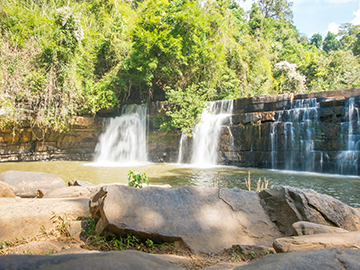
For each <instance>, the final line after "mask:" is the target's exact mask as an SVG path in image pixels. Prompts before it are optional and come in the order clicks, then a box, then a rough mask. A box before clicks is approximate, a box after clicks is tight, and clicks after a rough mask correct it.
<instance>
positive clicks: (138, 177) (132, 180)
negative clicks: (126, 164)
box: [127, 170, 149, 188]
mask: <svg viewBox="0 0 360 270" xmlns="http://www.w3.org/2000/svg"><path fill="white" fill-rule="evenodd" d="M127 179H128V180H129V183H128V185H129V187H135V188H143V184H146V185H149V181H148V179H147V176H146V173H139V172H135V171H133V170H129V171H128V173H127Z"/></svg>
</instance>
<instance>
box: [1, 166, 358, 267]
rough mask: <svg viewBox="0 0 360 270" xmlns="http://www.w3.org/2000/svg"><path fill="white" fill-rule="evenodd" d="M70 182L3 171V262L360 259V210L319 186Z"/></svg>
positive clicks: (303, 262)
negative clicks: (257, 189) (260, 187)
mask: <svg viewBox="0 0 360 270" xmlns="http://www.w3.org/2000/svg"><path fill="white" fill-rule="evenodd" d="M69 184H70V185H71V186H69V187H66V183H65V182H64V181H63V180H62V179H60V178H58V177H56V176H54V175H50V174H44V173H30V172H20V171H7V172H5V173H3V174H1V175H0V215H1V220H0V243H1V247H0V254H1V257H0V258H1V264H0V269H64V268H71V269H84V268H86V269H99V268H106V269H119V268H121V269H320V268H321V269H323V268H324V269H325V268H326V269H329V268H332V269H359V267H360V211H359V210H358V209H354V208H352V207H350V206H348V205H346V204H344V203H342V202H340V201H338V200H336V199H334V198H333V197H331V196H327V195H323V194H319V193H317V192H315V191H314V190H305V189H304V190H301V189H296V188H292V187H276V188H272V189H266V190H263V191H261V192H253V191H244V190H239V189H227V188H208V187H194V186H183V187H177V188H171V187H169V186H163V187H160V186H149V187H146V188H143V189H138V188H133V187H129V186H127V185H123V184H107V185H97V186H95V185H93V184H91V183H88V182H83V181H70V182H69ZM95 240H96V241H95ZM99 240H101V241H102V242H101V241H99ZM94 243H96V244H94ZM125 249H130V250H125ZM104 251H110V252H104ZM153 253H156V254H153ZM15 254H22V255H21V256H19V255H15ZM44 255H49V256H44Z"/></svg>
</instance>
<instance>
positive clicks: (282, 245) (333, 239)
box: [273, 231, 360, 253]
mask: <svg viewBox="0 0 360 270" xmlns="http://www.w3.org/2000/svg"><path fill="white" fill-rule="evenodd" d="M273 247H274V249H275V250H276V252H278V253H283V252H295V251H305V250H317V249H325V248H326V249H328V248H346V249H360V231H356V232H342V233H329V234H314V235H304V236H291V237H284V238H279V239H276V241H275V242H274V244H273Z"/></svg>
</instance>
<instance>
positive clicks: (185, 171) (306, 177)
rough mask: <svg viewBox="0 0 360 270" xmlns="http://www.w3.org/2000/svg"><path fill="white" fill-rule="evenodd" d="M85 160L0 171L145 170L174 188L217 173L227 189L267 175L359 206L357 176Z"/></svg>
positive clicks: (93, 174)
mask: <svg viewBox="0 0 360 270" xmlns="http://www.w3.org/2000/svg"><path fill="white" fill-rule="evenodd" d="M91 165H92V164H91V163H88V162H77V161H53V162H16V163H0V173H2V172H5V171H8V170H21V171H38V172H45V173H52V174H55V175H58V176H59V177H61V178H62V179H64V180H65V181H66V182H67V181H69V180H72V179H76V180H82V181H89V182H92V183H94V184H99V183H115V182H122V183H126V182H127V179H126V173H127V172H128V170H130V169H132V170H136V171H140V172H145V173H146V174H147V175H148V178H149V181H150V183H151V184H153V185H159V184H169V185H171V186H173V187H176V186H183V185H197V186H208V187H212V186H213V178H214V177H215V180H216V183H215V185H216V186H217V177H218V174H219V173H220V175H221V176H220V185H221V186H222V187H225V185H227V187H228V188H241V189H246V184H245V181H244V179H245V178H246V177H247V176H248V171H250V173H251V186H252V190H255V189H256V183H257V181H258V179H259V178H262V179H264V177H266V178H267V179H268V180H269V186H271V185H274V186H281V185H283V186H292V187H297V188H309V189H314V190H316V191H317V192H319V193H324V194H328V195H331V196H333V197H335V198H337V199H339V200H341V201H343V202H345V203H347V204H349V205H351V206H353V207H360V177H354V176H353V177H347V176H340V175H326V174H315V173H300V172H291V171H290V172H289V171H276V170H261V169H249V168H238V167H230V166H217V167H212V168H195V167H189V166H185V165H178V164H166V163H161V164H143V165H139V166H125V167H115V166H114V167H101V166H91Z"/></svg>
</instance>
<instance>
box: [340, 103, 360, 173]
mask: <svg viewBox="0 0 360 270" xmlns="http://www.w3.org/2000/svg"><path fill="white" fill-rule="evenodd" d="M346 116H347V118H348V122H345V123H342V124H341V134H342V135H343V141H346V150H345V151H342V152H341V153H340V154H339V155H338V157H337V159H338V165H339V166H340V172H341V174H355V175H357V174H358V169H357V167H358V166H357V161H358V158H359V150H358V144H359V142H360V140H359V139H360V138H359V137H358V138H357V137H356V133H357V130H358V129H359V127H360V116H359V109H358V108H356V107H355V99H354V98H350V99H349V100H348V102H347V108H346ZM346 134H347V135H346Z"/></svg>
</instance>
